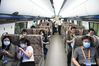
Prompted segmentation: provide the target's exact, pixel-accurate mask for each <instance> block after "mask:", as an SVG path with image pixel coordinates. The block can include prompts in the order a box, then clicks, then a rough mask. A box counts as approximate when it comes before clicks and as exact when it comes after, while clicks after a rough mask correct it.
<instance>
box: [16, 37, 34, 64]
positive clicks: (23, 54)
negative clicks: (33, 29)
mask: <svg viewBox="0 0 99 66" xmlns="http://www.w3.org/2000/svg"><path fill="white" fill-rule="evenodd" d="M19 42H20V44H19V47H18V53H17V57H18V58H19V59H21V63H20V65H19V66H35V61H34V53H33V48H32V46H31V44H30V41H29V40H27V39H26V38H21V39H20V41H19Z"/></svg>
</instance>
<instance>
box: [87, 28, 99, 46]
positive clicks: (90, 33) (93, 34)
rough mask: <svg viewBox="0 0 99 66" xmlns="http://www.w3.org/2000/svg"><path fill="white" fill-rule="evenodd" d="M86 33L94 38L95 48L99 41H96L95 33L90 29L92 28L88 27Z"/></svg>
mask: <svg viewBox="0 0 99 66" xmlns="http://www.w3.org/2000/svg"><path fill="white" fill-rule="evenodd" d="M87 35H88V36H91V37H93V39H94V47H96V48H97V47H98V46H99V43H98V39H97V36H96V35H95V31H94V29H92V28H91V29H89V30H88V34H87Z"/></svg>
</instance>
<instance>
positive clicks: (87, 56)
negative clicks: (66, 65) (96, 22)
mask: <svg viewBox="0 0 99 66" xmlns="http://www.w3.org/2000/svg"><path fill="white" fill-rule="evenodd" d="M92 41H93V39H92V37H90V36H84V37H83V38H82V44H81V46H80V47H77V48H76V49H75V50H74V54H73V58H72V62H73V64H74V65H75V66H99V56H98V53H97V51H96V49H95V48H94V47H93V46H92Z"/></svg>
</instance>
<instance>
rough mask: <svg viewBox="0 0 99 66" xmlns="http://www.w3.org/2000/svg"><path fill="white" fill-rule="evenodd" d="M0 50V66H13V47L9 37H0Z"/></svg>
mask: <svg viewBox="0 0 99 66" xmlns="http://www.w3.org/2000/svg"><path fill="white" fill-rule="evenodd" d="M1 41H2V49H1V51H0V56H2V66H15V65H14V61H15V58H14V57H15V46H14V45H13V44H12V42H11V37H10V36H3V37H2V40H1Z"/></svg>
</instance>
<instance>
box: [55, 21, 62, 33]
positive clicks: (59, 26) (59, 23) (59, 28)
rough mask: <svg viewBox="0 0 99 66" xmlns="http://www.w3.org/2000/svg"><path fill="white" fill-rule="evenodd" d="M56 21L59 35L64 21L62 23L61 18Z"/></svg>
mask: <svg viewBox="0 0 99 66" xmlns="http://www.w3.org/2000/svg"><path fill="white" fill-rule="evenodd" d="M56 23H57V24H58V33H59V35H61V25H62V23H61V21H60V19H59V20H57V22H56Z"/></svg>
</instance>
